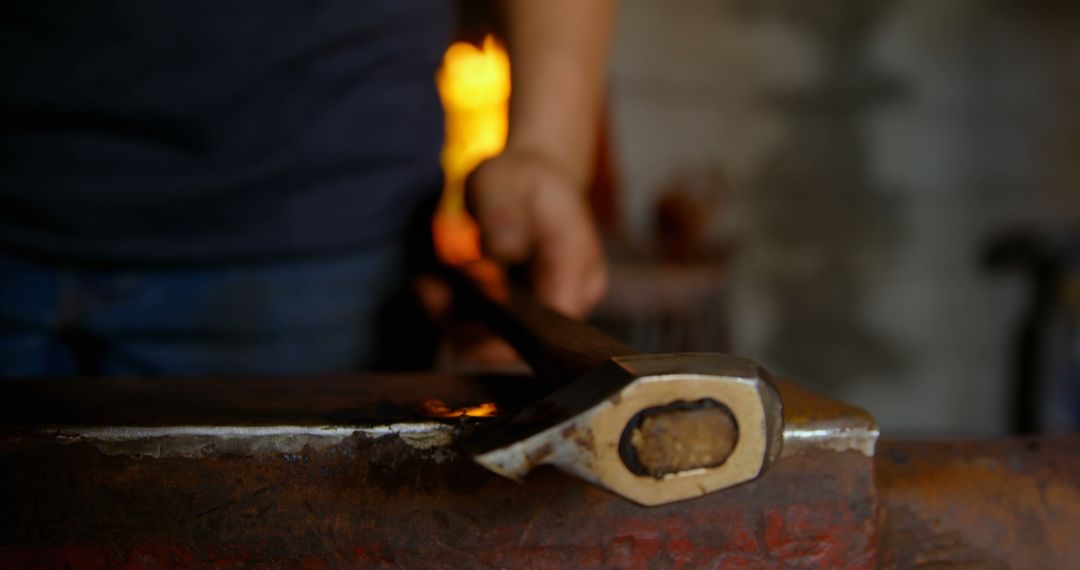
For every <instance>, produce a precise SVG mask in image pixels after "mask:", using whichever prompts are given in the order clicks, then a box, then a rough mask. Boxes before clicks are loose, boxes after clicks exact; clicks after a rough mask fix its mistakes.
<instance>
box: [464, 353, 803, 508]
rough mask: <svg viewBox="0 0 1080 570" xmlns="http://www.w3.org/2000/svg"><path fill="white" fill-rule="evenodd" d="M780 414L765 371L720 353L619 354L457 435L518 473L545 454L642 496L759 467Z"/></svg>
mask: <svg viewBox="0 0 1080 570" xmlns="http://www.w3.org/2000/svg"><path fill="white" fill-rule="evenodd" d="M782 435H783V415H782V409H781V405H780V399H779V397H778V396H777V393H776V390H775V388H774V387H773V386H772V383H771V379H770V377H769V375H768V373H767V372H766V371H765V370H764V369H763V368H761V367H760V366H758V365H757V364H755V363H754V362H751V361H749V360H745V359H741V358H735V357H731V356H727V355H722V354H711V353H681V354H660V355H633V356H617V357H613V358H611V359H610V360H608V361H607V362H606V363H605V364H603V365H602V366H600V367H598V368H596V369H594V370H593V371H591V372H589V373H588V374H586V375H585V376H583V377H581V378H579V379H577V380H576V381H574V382H573V383H571V384H569V385H567V386H566V387H564V388H562V389H560V390H558V391H556V392H555V393H553V394H551V395H550V396H548V397H547V398H545V399H543V400H541V401H539V402H537V403H535V404H533V405H531V406H529V407H527V408H525V409H524V410H522V411H521V413H519V414H518V415H517V416H515V417H513V418H512V419H510V420H509V421H508V422H507V423H504V424H500V425H492V426H490V428H489V429H488V431H486V432H480V433H477V434H474V436H473V437H472V438H471V439H470V440H468V441H466V442H465V443H464V445H465V447H466V450H467V451H468V452H469V453H470V454H471V455H472V456H473V458H474V459H475V460H476V461H477V462H478V463H480V464H481V465H483V466H484V467H486V468H488V469H490V470H492V471H494V472H496V473H498V474H500V475H503V476H506V477H509V478H511V479H515V480H521V479H522V478H523V477H524V476H525V474H527V473H528V472H529V471H531V470H532V469H533V467H536V466H538V465H542V464H550V465H554V466H556V467H558V468H559V469H561V470H563V471H566V472H568V473H571V474H573V475H576V476H578V477H580V478H582V479H585V480H587V481H591V482H593V483H595V484H597V485H600V486H602V487H605V488H607V489H609V490H611V491H613V492H615V493H617V494H619V495H621V496H623V497H625V498H627V499H630V500H632V501H634V502H637V503H639V504H642V505H647V506H652V505H662V504H666V503H671V502H674V501H680V500H684V499H689V498H692V497H697V496H700V495H704V494H707V493H711V492H713V491H717V490H720V489H724V488H727V487H731V486H733V485H737V484H739V483H743V482H745V481H749V480H751V479H753V478H755V477H757V476H758V475H759V474H760V473H761V472H762V471H763V470H764V469H765V468H766V467H767V466H768V465H769V464H770V463H771V462H772V461H773V460H774V459H775V458H776V457H777V456H778V455H779V453H780V446H781V442H782Z"/></svg>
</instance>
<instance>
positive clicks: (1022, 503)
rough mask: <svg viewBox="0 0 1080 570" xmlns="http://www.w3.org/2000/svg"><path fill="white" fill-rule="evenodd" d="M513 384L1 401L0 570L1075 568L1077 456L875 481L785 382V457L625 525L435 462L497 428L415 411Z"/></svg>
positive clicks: (865, 439) (1058, 446)
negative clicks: (983, 513)
mask: <svg viewBox="0 0 1080 570" xmlns="http://www.w3.org/2000/svg"><path fill="white" fill-rule="evenodd" d="M532 385H533V384H532V383H530V382H529V381H528V378H524V377H516V376H466V375H440V374H427V375H378V374H374V375H357V376H336V377H317V378H251V379H232V378H230V379H223V378H187V379H183V378H181V379H137V378H130V379H77V380H34V381H6V382H5V383H4V384H3V385H0V390H2V392H3V397H2V398H0V412H2V415H0V568H26V567H30V568H34V567H39V568H61V567H70V568H113V567H147V568H168V567H191V566H195V567H208V568H225V567H241V566H244V567H247V566H259V567H265V566H272V567H306V568H324V567H331V568H332V567H356V566H361V567H406V568H414V567H415V568H454V567H470V568H486V567H513V568H530V567H532V568H568V567H616V568H654V567H655V568H760V567H816V568H871V567H875V566H877V565H886V566H895V567H906V566H907V565H909V564H910V563H912V562H914V563H921V562H926V561H927V560H930V561H931V562H933V561H934V560H935V558H934V557H937V558H939V559H941V560H945V561H947V560H961V561H968V562H972V561H974V562H973V563H975V564H979V563H982V562H994V563H995V564H998V563H1000V564H1004V565H1005V566H1006V567H1007V566H1008V565H1009V562H1010V561H1011V560H1014V559H1015V557H1016V556H1026V557H1027V558H1026V560H1027V561H1028V562H1031V561H1035V562H1047V563H1056V562H1064V563H1068V562H1073V561H1076V560H1077V559H1076V558H1072V557H1073V556H1076V548H1077V547H1076V546H1075V545H1074V544H1070V543H1071V542H1074V541H1073V539H1072V538H1070V537H1071V536H1075V535H1074V534H1073V533H1069V532H1068V531H1069V528H1070V525H1071V529H1072V530H1074V531H1075V529H1076V528H1077V526H1076V525H1077V518H1076V515H1077V505H1078V504H1080V500H1078V498H1077V488H1078V485H1077V483H1078V481H1077V478H1078V475H1077V473H1080V458H1078V453H1080V451H1078V450H1077V448H1078V446H1077V440H1076V438H1059V439H1053V438H1051V439H1045V440H1038V441H1035V440H1031V441H1023V442H1022V441H1007V442H990V443H984V444H981V445H982V447H978V446H977V445H976V446H974V447H972V445H967V446H965V445H963V444H917V445H916V444H903V443H898V444H883V445H881V446H878V449H877V458H876V459H877V474H876V476H875V442H876V438H877V432H876V427H875V425H874V423H873V420H872V418H870V417H869V416H868V415H866V414H865V413H864V412H862V411H861V410H859V409H857V408H853V407H850V406H845V405H843V404H838V403H835V402H832V401H829V400H826V399H822V398H818V397H816V396H814V395H812V394H809V393H807V392H805V391H802V390H799V389H798V388H795V387H793V386H790V385H786V384H785V385H782V386H781V397H782V399H783V400H784V403H785V422H786V433H785V442H786V443H785V448H784V453H783V456H782V459H781V460H780V461H778V462H777V463H776V464H775V465H774V466H773V467H772V468H771V469H770V470H769V471H767V472H766V473H765V474H764V475H763V476H762V477H761V478H759V479H758V480H755V481H752V482H750V483H747V484H744V485H740V486H738V487H735V488H732V489H728V490H725V491H722V492H719V493H715V494H712V495H709V496H705V497H701V498H697V499H694V500H689V501H685V502H681V503H676V504H671V505H666V506H662V507H653V508H647V507H640V506H637V505H634V504H632V503H630V502H628V501H626V500H624V499H621V498H619V497H617V496H614V495H612V494H610V493H608V492H607V491H604V490H602V489H599V488H596V487H593V486H591V485H589V484H587V483H584V482H582V481H579V480H577V479H574V478H572V477H570V476H567V475H564V474H562V473H560V472H557V471H555V470H553V469H548V468H541V469H539V470H538V471H536V472H535V473H532V474H530V475H529V477H528V478H527V480H526V482H525V483H524V484H517V483H514V482H512V481H509V480H506V479H503V478H500V477H498V476H496V475H494V474H492V473H490V472H488V471H486V470H484V469H482V468H480V467H479V466H477V465H475V464H474V463H473V462H472V461H471V460H470V459H469V458H468V457H464V456H462V455H461V454H460V453H459V452H458V451H457V448H456V446H455V442H456V441H457V438H458V437H460V436H461V434H463V433H465V432H467V431H468V430H469V429H470V428H471V426H472V425H474V424H475V423H477V422H484V421H497V420H489V419H482V418H477V419H467V420H465V419H431V418H428V417H426V416H425V415H424V414H422V413H421V412H420V411H419V410H418V407H417V404H419V402H421V401H422V400H423V399H426V398H436V399H439V400H442V401H444V402H446V403H447V404H449V406H450V407H452V408H453V407H459V406H464V405H470V404H477V403H480V402H484V401H490V400H493V401H496V402H498V404H499V406H500V409H502V410H503V413H504V414H505V413H511V412H512V411H513V410H514V409H515V408H517V407H519V406H520V405H522V404H523V403H525V402H528V401H531V400H533V399H535V398H536V397H537V396H538V394H536V393H535V389H530V386H532ZM935 445H937V446H938V447H935ZM946 445H952V446H953V447H952V448H949V449H945V448H944V447H941V446H946ZM1032 445H1035V446H1036V447H1035V448H1032V447H1031V446H1032ZM935 449H940V451H938V452H935ZM935 453H942V454H948V458H949V460H950V462H946V461H945V459H946V458H945V456H944V455H942V456H941V457H937V456H936V455H935ZM938 466H943V467H947V468H948V469H950V470H949V471H945V470H940V472H939V470H938V469H937V468H938ZM980 469H981V470H982V471H979V470H980ZM983 472H988V473H989V474H990V475H992V476H993V477H994V478H995V479H994V481H993V485H995V487H994V491H993V492H995V493H999V492H1000V490H1001V489H1002V488H1015V485H1016V484H1017V483H1016V482H1017V481H1020V483H1022V484H1023V485H1026V486H1023V489H1025V491H1024V493H1026V494H1021V495H1015V496H1011V497H1009V499H1010V500H1012V501H1013V502H1012V503H1008V501H1006V503H1008V505H1009V508H1012V509H1015V508H1019V509H1021V511H1022V512H1020V514H1018V515H1015V516H1017V517H1020V518H1022V519H1023V520H1024V521H1035V523H1038V524H1028V525H1027V526H1028V527H1030V528H1028V530H1026V531H1025V532H1024V534H1023V535H1017V536H1012V535H1010V533H1011V532H1013V530H1014V527H1015V526H1016V525H1015V524H1014V523H1015V521H1004V522H1001V523H1000V524H998V525H997V526H996V527H994V528H992V529H990V530H989V531H987V530H985V528H983V527H985V526H986V524H985V523H984V524H983V527H978V524H976V523H977V521H975V522H972V521H971V520H968V519H965V518H964V516H963V514H964V513H968V512H975V511H973V510H972V509H973V508H974V507H975V506H976V503H977V504H978V505H977V506H979V507H982V508H989V505H990V504H991V502H989V501H986V500H985V497H983V496H982V495H980V490H981V487H980V486H979V485H980V483H979V480H978V479H977V477H976V475H979V474H980V473H983ZM935 477H936V479H935ZM961 478H963V479H965V480H966V482H961V481H960V479H961ZM1036 483H1037V484H1036ZM988 484H989V483H988ZM950 485H953V486H954V487H955V489H953V491H952V492H951V494H950V493H946V496H944V497H942V496H939V495H940V492H941V489H948V488H950ZM1040 488H1041V489H1044V490H1046V493H1049V494H1048V495H1047V497H1049V499H1050V500H1051V502H1050V503H1046V502H1045V500H1044V501H1043V502H1039V496H1038V493H1037V492H1036V491H1037V490H1038V489H1040ZM1031 489H1034V490H1036V491H1032V490H1031ZM1031 493H1035V494H1031ZM999 498H1000V497H999ZM950 501H951V502H950ZM994 504H996V505H1001V502H1000V501H998V502H997V503H994ZM994 508H998V509H999V510H1000V508H1001V507H1000V506H998V507H994ZM935 509H936V510H935ZM1025 509H1026V510H1025ZM894 513H900V515H902V516H898V515H894ZM942 513H944V514H942ZM924 515H925V516H924ZM927 517H930V518H927ZM949 517H952V518H949ZM1039 517H1042V518H1039ZM955 525H967V526H968V527H972V525H974V526H975V527H978V528H976V530H978V531H979V532H971V533H968V532H967V531H968V530H970V529H969V528H960V529H956V528H954V526H955ZM994 529H996V532H997V535H996V536H990V535H987V533H988V532H992V531H995V530H994ZM980 533H981V534H980ZM969 534H970V535H969ZM942 537H945V538H942ZM942 541H945V544H944V546H942V544H941V542H942ZM1021 541H1023V542H1021ZM1019 544H1024V546H1023V547H1022V548H1021V547H1019V546H1017V545H1019ZM1070 549H1071V550H1070ZM1010 557H1013V558H1010ZM1040 557H1041V558H1040ZM1027 567H1044V566H1042V565H1039V564H1037V565H1035V566H1027ZM1046 567H1051V566H1046Z"/></svg>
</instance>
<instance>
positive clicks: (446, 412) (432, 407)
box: [418, 398, 499, 418]
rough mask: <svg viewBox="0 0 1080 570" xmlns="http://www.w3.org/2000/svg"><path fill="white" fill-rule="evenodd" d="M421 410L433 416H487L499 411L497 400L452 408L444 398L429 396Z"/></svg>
mask: <svg viewBox="0 0 1080 570" xmlns="http://www.w3.org/2000/svg"><path fill="white" fill-rule="evenodd" d="M418 407H419V409H420V411H421V412H422V413H423V414H424V415H426V416H430V417H433V418H487V417H491V416H494V415H496V414H498V413H499V407H498V406H496V405H495V402H483V403H480V404H477V405H475V406H465V407H463V408H451V407H450V406H448V405H447V404H446V402H443V401H442V400H436V399H434V398H428V399H426V400H424V401H423V402H420V405H419V406H418Z"/></svg>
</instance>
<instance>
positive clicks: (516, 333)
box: [452, 271, 637, 387]
mask: <svg viewBox="0 0 1080 570" xmlns="http://www.w3.org/2000/svg"><path fill="white" fill-rule="evenodd" d="M454 273H455V275H456V277H455V278H453V279H452V280H453V281H455V282H456V285H457V289H458V290H459V291H460V292H463V293H465V298H466V299H467V300H468V301H469V302H470V306H474V307H475V312H476V313H477V314H478V315H479V316H480V318H481V319H482V320H483V322H484V323H485V324H487V325H488V326H489V327H491V328H492V329H493V330H494V332H496V333H497V334H498V335H499V336H501V337H502V338H503V339H504V340H506V341H507V342H509V343H510V345H511V346H513V347H514V349H515V350H516V351H517V352H518V353H519V354H520V355H521V357H522V358H523V359H525V362H527V363H528V364H529V366H530V367H532V369H533V373H534V374H535V375H536V376H537V377H539V378H541V379H543V380H545V381H547V382H550V383H552V384H553V387H560V386H562V385H565V384H567V383H569V382H572V381H573V380H575V379H577V378H579V377H581V376H582V375H584V374H585V373H587V372H589V371H591V370H593V369H595V368H597V367H598V366H600V365H601V364H603V363H604V362H606V361H607V360H609V359H611V357H613V356H626V355H631V354H637V351H635V350H634V349H633V348H630V347H629V346H627V345H625V344H623V343H622V342H619V341H618V340H616V339H614V338H611V337H610V336H608V335H606V334H604V333H602V332H600V331H598V330H596V329H595V328H593V327H591V326H589V325H587V324H585V323H583V322H581V321H578V320H574V319H572V318H570V317H568V316H566V315H563V314H562V313H559V312H557V311H555V310H554V309H551V308H549V307H547V306H545V305H543V304H542V303H541V302H540V301H539V300H537V299H536V297H534V296H533V295H531V294H529V293H527V292H525V291H522V290H521V289H520V288H518V287H515V286H514V285H511V284H509V283H505V282H504V283H500V284H498V286H495V287H492V286H490V284H480V283H477V280H476V279H475V278H472V277H470V276H469V273H470V272H469V271H464V272H457V271H455V272H454Z"/></svg>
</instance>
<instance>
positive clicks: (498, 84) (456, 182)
mask: <svg viewBox="0 0 1080 570" xmlns="http://www.w3.org/2000/svg"><path fill="white" fill-rule="evenodd" d="M435 83H436V85H437V86H438V88H439V96H440V98H441V99H442V103H443V109H444V110H445V112H446V142H445V143H444V144H443V151H442V169H443V176H444V177H445V186H444V189H443V195H442V201H441V202H440V204H439V211H438V213H437V214H436V216H435V219H434V220H433V221H432V233H433V234H434V236H435V248H436V251H437V253H438V255H439V258H440V259H441V260H442V261H443V262H444V263H447V264H450V265H461V264H463V263H467V262H470V261H476V260H478V259H480V257H481V252H480V239H479V233H478V231H477V229H476V224H475V223H474V222H473V220H472V218H471V217H470V216H469V214H468V213H467V212H466V210H465V179H466V178H467V177H468V175H469V173H471V172H472V171H473V169H475V168H476V167H477V166H478V165H479V164H480V163H481V162H483V161H484V160H486V159H488V158H491V157H493V156H495V155H497V154H499V153H500V152H502V150H503V147H505V146H506V133H507V129H508V125H509V122H508V121H509V119H508V109H509V102H510V58H509V56H507V53H506V50H505V49H504V48H503V47H502V45H500V44H499V42H498V41H496V40H495V38H494V37H492V36H488V37H487V38H485V39H484V42H483V45H482V46H480V47H477V46H475V45H473V44H471V43H468V42H457V43H455V44H453V45H451V46H450V48H449V49H447V50H446V54H445V55H444V56H443V65H442V67H441V68H439V71H438V74H437V75H436V78H435Z"/></svg>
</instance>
